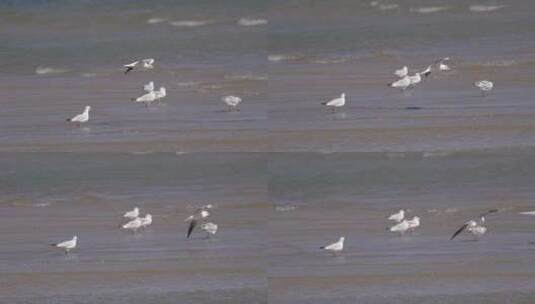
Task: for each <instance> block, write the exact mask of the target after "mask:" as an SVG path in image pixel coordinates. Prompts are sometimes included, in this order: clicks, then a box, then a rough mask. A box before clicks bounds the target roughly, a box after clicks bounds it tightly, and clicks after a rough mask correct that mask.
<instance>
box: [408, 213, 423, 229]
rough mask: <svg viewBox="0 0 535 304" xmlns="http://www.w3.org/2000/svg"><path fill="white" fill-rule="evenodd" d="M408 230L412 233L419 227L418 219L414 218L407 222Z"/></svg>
mask: <svg viewBox="0 0 535 304" xmlns="http://www.w3.org/2000/svg"><path fill="white" fill-rule="evenodd" d="M407 223H408V224H409V230H410V231H414V230H415V229H416V228H418V227H420V217H418V216H415V217H413V218H412V219H410V220H408V221H407Z"/></svg>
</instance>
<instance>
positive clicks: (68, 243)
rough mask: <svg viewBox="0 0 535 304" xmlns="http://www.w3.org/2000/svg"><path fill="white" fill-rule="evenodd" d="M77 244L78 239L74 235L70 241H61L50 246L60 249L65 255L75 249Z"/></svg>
mask: <svg viewBox="0 0 535 304" xmlns="http://www.w3.org/2000/svg"><path fill="white" fill-rule="evenodd" d="M77 242H78V237H77V236H76V235H75V236H74V237H73V238H72V239H70V240H68V241H63V242H61V243H55V244H50V246H54V247H58V248H62V249H63V250H65V254H68V253H69V251H70V250H71V249H74V248H76V244H77Z"/></svg>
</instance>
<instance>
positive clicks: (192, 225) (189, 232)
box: [186, 220, 197, 238]
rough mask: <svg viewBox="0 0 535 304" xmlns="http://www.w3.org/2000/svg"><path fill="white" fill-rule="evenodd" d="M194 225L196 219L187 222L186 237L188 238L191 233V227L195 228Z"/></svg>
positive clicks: (195, 224)
mask: <svg viewBox="0 0 535 304" xmlns="http://www.w3.org/2000/svg"><path fill="white" fill-rule="evenodd" d="M195 226H197V221H196V220H192V221H191V222H190V223H189V227H188V234H187V235H186V236H187V237H188V238H189V236H190V235H191V233H192V232H193V229H195Z"/></svg>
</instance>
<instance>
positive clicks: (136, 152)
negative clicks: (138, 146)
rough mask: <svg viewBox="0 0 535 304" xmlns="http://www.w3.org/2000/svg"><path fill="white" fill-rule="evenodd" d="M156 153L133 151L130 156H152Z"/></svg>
mask: <svg viewBox="0 0 535 304" xmlns="http://www.w3.org/2000/svg"><path fill="white" fill-rule="evenodd" d="M152 153H154V152H153V151H132V152H130V154H132V155H147V154H152Z"/></svg>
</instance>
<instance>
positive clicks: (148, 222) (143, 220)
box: [139, 213, 152, 228]
mask: <svg viewBox="0 0 535 304" xmlns="http://www.w3.org/2000/svg"><path fill="white" fill-rule="evenodd" d="M139 219H140V220H141V227H142V228H145V227H148V226H150V225H151V224H152V215H151V214H150V213H147V214H145V217H141V218H139Z"/></svg>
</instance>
